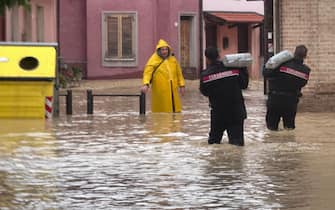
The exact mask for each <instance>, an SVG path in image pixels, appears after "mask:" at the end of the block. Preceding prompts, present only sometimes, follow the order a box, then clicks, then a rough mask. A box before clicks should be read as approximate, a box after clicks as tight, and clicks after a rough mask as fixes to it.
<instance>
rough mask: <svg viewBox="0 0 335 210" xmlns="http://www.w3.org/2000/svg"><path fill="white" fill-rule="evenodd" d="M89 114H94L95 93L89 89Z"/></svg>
mask: <svg viewBox="0 0 335 210" xmlns="http://www.w3.org/2000/svg"><path fill="white" fill-rule="evenodd" d="M87 114H93V93H92V90H87Z"/></svg>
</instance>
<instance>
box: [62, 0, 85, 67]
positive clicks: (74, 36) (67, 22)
mask: <svg viewBox="0 0 335 210" xmlns="http://www.w3.org/2000/svg"><path fill="white" fill-rule="evenodd" d="M59 1H60V2H59V42H60V55H61V57H62V58H63V61H64V62H65V63H75V64H78V63H79V64H82V65H83V66H85V65H86V4H85V1H84V0H59Z"/></svg>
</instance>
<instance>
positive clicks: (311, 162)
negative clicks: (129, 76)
mask: <svg viewBox="0 0 335 210" xmlns="http://www.w3.org/2000/svg"><path fill="white" fill-rule="evenodd" d="M244 96H245V99H246V105H247V111H248V119H247V120H246V122H245V146H244V147H236V146H232V145H229V144H228V143H227V137H226V136H224V138H223V144H220V145H208V144H207V134H208V129H209V110H208V103H207V100H206V98H204V97H203V96H201V95H200V93H199V92H198V90H197V89H196V88H193V89H188V90H187V92H186V96H185V97H184V98H183V112H182V113H179V114H159V113H151V112H150V100H149V98H147V113H146V115H145V116H140V115H139V111H138V110H139V103H138V99H137V98H122V97H115V98H112V97H109V98H108V97H107V98H103V97H101V98H97V99H96V100H95V101H94V114H93V115H87V114H86V98H85V97H82V96H78V95H76V94H75V93H74V97H75V99H74V102H73V104H74V109H73V110H74V113H73V115H68V116H66V115H65V111H64V104H63V103H64V101H63V100H62V104H63V105H62V107H61V110H60V113H61V114H60V117H59V118H54V119H52V120H33V119H27V120H18V119H0V125H1V126H0V209H6V210H7V209H8V210H12V209H71V210H72V209H85V210H86V209H318V210H320V209H334V207H335V195H334V191H335V184H334V177H335V129H334V126H335V113H310V112H304V113H298V115H297V119H296V125H297V128H296V130H294V131H280V132H273V131H268V130H266V127H265V120H264V116H265V96H264V95H263V93H262V91H261V90H259V89H257V88H250V89H249V90H246V91H245V92H244Z"/></svg>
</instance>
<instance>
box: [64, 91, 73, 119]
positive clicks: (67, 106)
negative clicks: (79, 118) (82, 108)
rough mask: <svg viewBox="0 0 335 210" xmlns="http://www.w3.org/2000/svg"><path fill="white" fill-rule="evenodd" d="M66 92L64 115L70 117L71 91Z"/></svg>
mask: <svg viewBox="0 0 335 210" xmlns="http://www.w3.org/2000/svg"><path fill="white" fill-rule="evenodd" d="M66 92H67V94H66V102H65V103H66V114H68V115H72V90H67V91H66Z"/></svg>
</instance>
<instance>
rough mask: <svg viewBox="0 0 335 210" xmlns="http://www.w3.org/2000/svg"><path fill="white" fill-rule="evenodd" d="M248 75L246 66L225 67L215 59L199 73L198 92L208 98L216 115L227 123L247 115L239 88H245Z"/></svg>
mask: <svg viewBox="0 0 335 210" xmlns="http://www.w3.org/2000/svg"><path fill="white" fill-rule="evenodd" d="M248 83H249V75H248V72H247V69H246V68H234V67H225V66H224V65H223V63H222V62H220V61H217V62H216V63H214V64H212V65H210V66H209V67H208V68H207V69H205V70H203V71H202V72H201V75H200V92H201V93H202V94H203V95H204V96H207V97H208V99H209V103H210V106H211V108H212V111H213V112H214V113H215V115H216V117H222V118H223V121H224V122H225V123H227V124H231V123H234V122H241V121H242V120H243V119H245V118H246V117H247V113H246V109H245V105H244V99H243V95H242V90H241V89H246V88H247V87H248Z"/></svg>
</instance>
